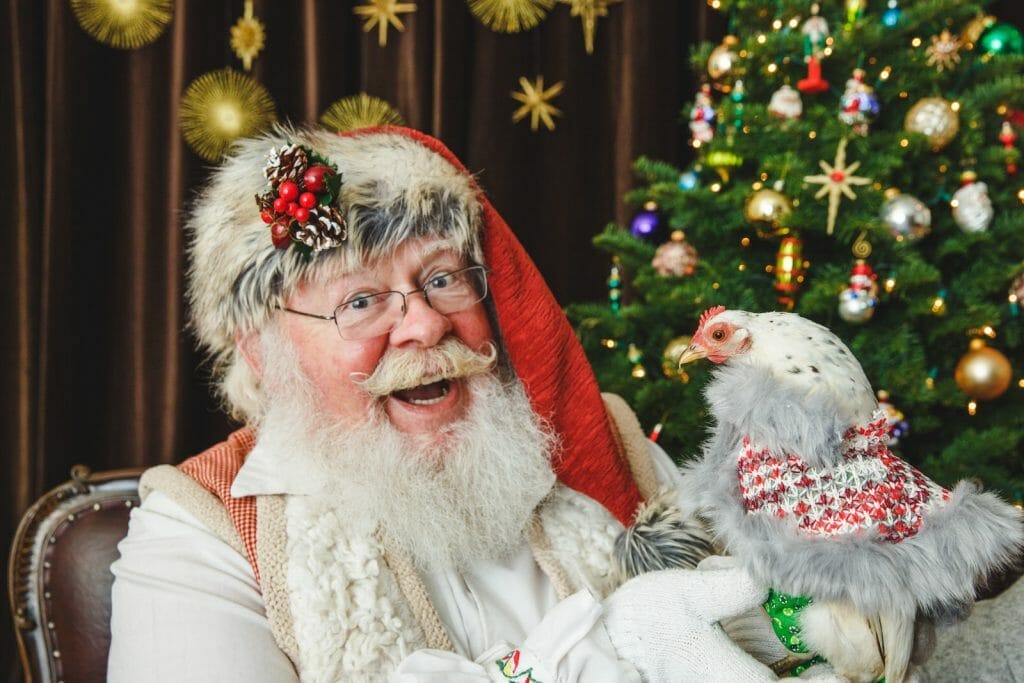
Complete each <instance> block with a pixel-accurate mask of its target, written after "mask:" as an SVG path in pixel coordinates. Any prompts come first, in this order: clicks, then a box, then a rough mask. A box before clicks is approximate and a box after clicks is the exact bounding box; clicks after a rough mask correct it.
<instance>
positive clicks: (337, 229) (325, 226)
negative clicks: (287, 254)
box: [294, 206, 348, 253]
mask: <svg viewBox="0 0 1024 683" xmlns="http://www.w3.org/2000/svg"><path fill="white" fill-rule="evenodd" d="M294 237H295V239H296V240H298V241H299V242H302V243H303V244H305V245H306V246H307V247H310V248H311V249H312V250H313V253H318V252H321V251H324V250H325V249H333V248H335V247H340V246H341V245H342V243H344V241H345V238H346V237H348V228H347V226H346V225H345V218H344V217H343V216H342V215H341V212H340V211H338V210H337V209H336V208H335V207H333V206H318V207H316V208H313V209H310V210H309V220H308V221H306V223H305V225H299V226H298V228H295V229H294Z"/></svg>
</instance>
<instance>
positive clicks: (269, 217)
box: [260, 209, 274, 224]
mask: <svg viewBox="0 0 1024 683" xmlns="http://www.w3.org/2000/svg"><path fill="white" fill-rule="evenodd" d="M260 218H262V219H263V222H264V223H268V224H269V223H273V222H274V212H273V211H271V210H270V209H263V211H261V212H260Z"/></svg>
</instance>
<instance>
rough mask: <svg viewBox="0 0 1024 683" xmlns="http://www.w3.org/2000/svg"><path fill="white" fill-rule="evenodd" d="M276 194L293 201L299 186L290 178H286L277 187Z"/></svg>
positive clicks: (297, 194)
mask: <svg viewBox="0 0 1024 683" xmlns="http://www.w3.org/2000/svg"><path fill="white" fill-rule="evenodd" d="M277 196H278V197H280V198H281V199H284V200H285V201H288V202H294V201H295V198H296V197H298V196H299V186H298V185H296V184H295V183H294V182H292V181H291V180H286V181H284V182H283V183H281V185H280V186H279V187H278V188H277Z"/></svg>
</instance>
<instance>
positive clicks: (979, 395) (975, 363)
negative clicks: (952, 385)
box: [953, 339, 1013, 401]
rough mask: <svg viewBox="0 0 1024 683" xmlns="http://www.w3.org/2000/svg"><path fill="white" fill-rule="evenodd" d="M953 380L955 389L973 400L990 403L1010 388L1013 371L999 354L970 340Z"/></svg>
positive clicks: (979, 340)
mask: <svg viewBox="0 0 1024 683" xmlns="http://www.w3.org/2000/svg"><path fill="white" fill-rule="evenodd" d="M953 377H954V379H956V384H957V386H958V387H960V389H961V390H962V391H963V392H964V393H965V394H967V395H968V396H970V397H971V398H972V399H975V400H979V401H990V400H992V399H994V398H998V397H999V396H1002V395H1003V393H1004V392H1005V391H1006V390H1007V388H1009V386H1010V381H1011V380H1012V379H1013V368H1012V367H1011V366H1010V361H1009V360H1007V358H1006V356H1004V355H1003V354H1002V353H1001V352H999V351H997V350H996V349H993V348H992V347H990V346H987V345H986V344H985V341H984V340H982V339H972V340H971V344H970V347H969V350H968V351H967V353H966V354H964V357H963V358H961V359H960V362H959V363H957V365H956V372H955V373H954V375H953Z"/></svg>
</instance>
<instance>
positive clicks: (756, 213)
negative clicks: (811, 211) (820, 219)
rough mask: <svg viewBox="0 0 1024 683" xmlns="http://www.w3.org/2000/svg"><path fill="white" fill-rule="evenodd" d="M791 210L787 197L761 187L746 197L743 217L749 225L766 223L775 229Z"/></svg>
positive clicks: (791, 205) (790, 203) (791, 206)
mask: <svg viewBox="0 0 1024 683" xmlns="http://www.w3.org/2000/svg"><path fill="white" fill-rule="evenodd" d="M792 210H793V204H792V202H790V201H789V197H787V196H786V195H784V194H782V193H781V192H779V191H777V190H772V189H770V188H767V187H763V188H761V189H760V190H755V191H754V192H753V194H751V195H750V196H749V197H747V202H746V204H744V205H743V217H744V218H746V219H747V221H748V222H750V223H768V224H769V225H771V226H773V227H777V226H778V225H779V222H780V221H781V220H782V219H783V218H784V217H785V216H786V215H788V214H789V213H790V212H791V211H792Z"/></svg>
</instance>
